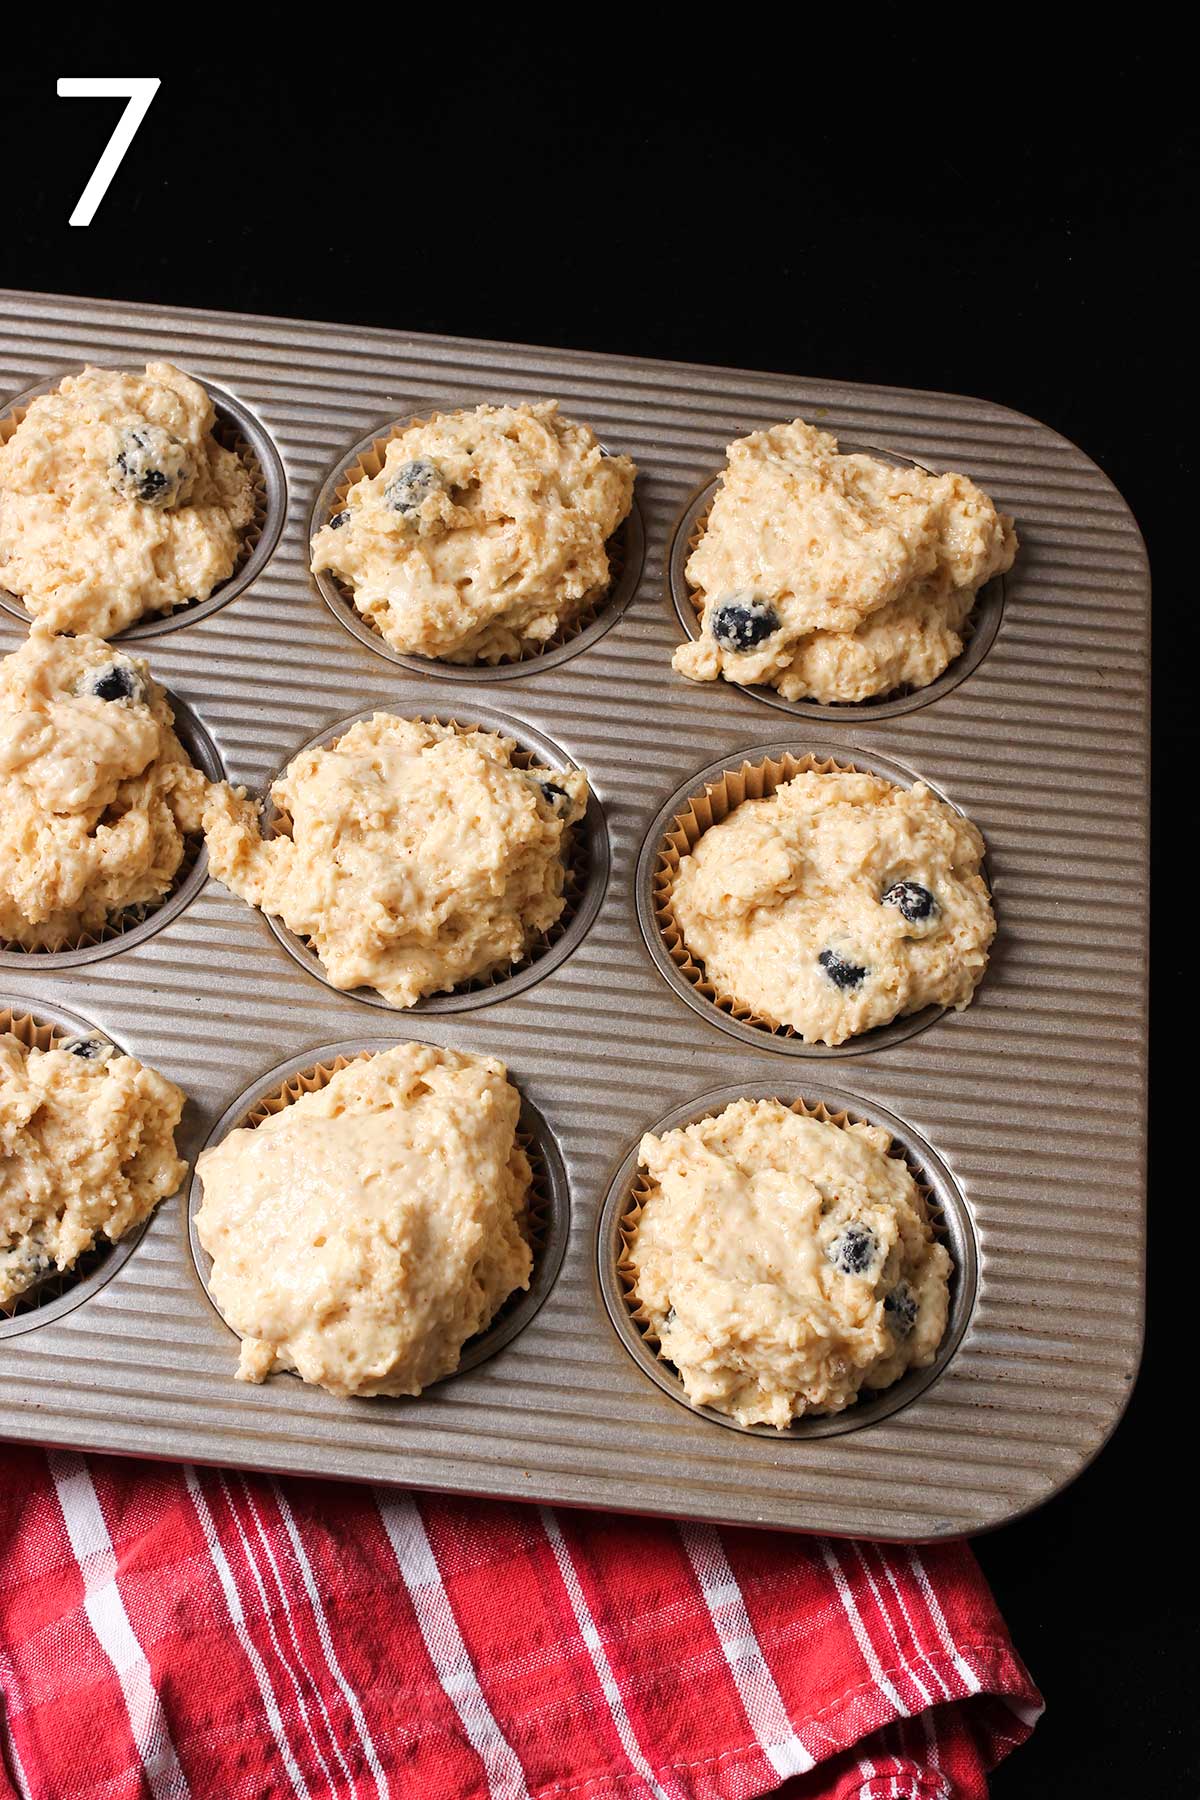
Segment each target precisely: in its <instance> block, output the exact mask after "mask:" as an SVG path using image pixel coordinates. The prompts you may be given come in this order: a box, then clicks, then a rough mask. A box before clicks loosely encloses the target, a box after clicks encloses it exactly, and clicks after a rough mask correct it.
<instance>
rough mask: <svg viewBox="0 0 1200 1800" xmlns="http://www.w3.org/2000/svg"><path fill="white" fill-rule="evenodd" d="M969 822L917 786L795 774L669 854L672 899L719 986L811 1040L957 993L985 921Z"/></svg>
mask: <svg viewBox="0 0 1200 1800" xmlns="http://www.w3.org/2000/svg"><path fill="white" fill-rule="evenodd" d="M983 854H984V845H983V839H982V837H981V836H980V834H979V832H978V831H977V830H976V828H975V826H974V825H972V824H971V823H970V821H969V820H967V819H964V818H963V817H962V815H961V814H960V813H957V812H955V810H954V808H953V807H951V806H948V805H947V804H946V803H945V801H943V800H939V799H938V798H937V797H936V796H935V795H934V794H932V793H930V791H929V789H928V788H927V787H925V786H924V785H923V784H922V783H920V782H918V783H916V784H915V785H914V786H913V787H911V788H902V787H896V786H894V785H893V784H892V783H891V782H890V781H884V780H883V779H882V778H881V777H879V776H875V775H863V774H841V773H838V772H830V773H821V772H818V771H811V772H805V773H802V774H799V775H796V776H795V777H793V779H792V780H791V781H787V782H784V783H783V784H782V786H780V787H778V788H776V790H775V792H774V793H773V794H772V795H771V796H770V797H769V798H767V799H763V800H745V801H743V802H742V804H741V805H740V806H737V807H735V808H734V810H733V811H732V812H731V813H730V814H729V815H728V817H727V818H725V819H724V820H722V821H721V823H720V824H717V825H713V826H712V827H711V828H710V829H709V830H708V831H706V832H704V834H703V835H702V836H701V837H700V839H699V841H698V842H697V844H696V846H695V849H694V850H693V851H692V852H691V854H690V855H687V856H684V857H682V858H681V859H680V864H679V870H678V873H677V875H676V877H675V882H674V888H673V894H672V910H673V912H674V915H675V920H676V922H677V924H678V926H679V929H680V931H681V932H682V934H683V939H684V943H685V944H686V946H687V948H688V950H689V951H690V952H691V954H692V956H693V957H694V958H695V960H696V961H697V962H698V963H700V964H702V965H703V968H704V972H705V974H706V976H707V979H708V981H709V982H710V983H711V984H712V986H713V987H714V988H715V989H716V991H717V994H718V996H719V997H722V998H725V999H729V1000H734V1001H737V1002H740V1003H741V1004H742V1005H743V1006H747V1007H750V1008H751V1009H752V1010H753V1011H754V1012H755V1013H757V1014H758V1016H759V1017H760V1018H761V1019H763V1020H765V1021H766V1022H767V1023H768V1024H770V1025H774V1026H779V1025H790V1026H791V1027H792V1029H793V1030H795V1031H796V1032H798V1033H799V1034H800V1035H801V1036H802V1037H803V1038H805V1040H806V1041H808V1042H810V1043H826V1044H840V1043H842V1042H844V1041H845V1039H846V1038H849V1037H853V1036H854V1035H855V1034H856V1033H858V1032H860V1031H867V1030H869V1029H870V1028H871V1027H872V1026H876V1025H884V1024H886V1023H887V1022H888V1021H889V1020H890V1019H894V1018H897V1017H898V1016H900V1015H901V1014H903V1013H912V1012H918V1011H919V1010H920V1009H921V1008H922V1007H924V1006H930V1005H934V1004H936V1005H939V1006H953V1007H963V1006H966V1005H967V1004H968V1002H969V1001H970V999H971V996H972V995H973V994H974V992H975V988H976V986H977V984H978V982H979V979H980V977H981V976H982V974H983V971H984V969H985V968H986V967H987V953H988V946H989V945H990V943H991V941H992V937H993V935H994V933H995V929H996V926H995V919H994V917H993V914H992V906H991V900H990V898H989V895H988V890H987V884H986V883H985V881H984V879H983V876H982V874H981V873H980V863H981V860H982V857H983Z"/></svg>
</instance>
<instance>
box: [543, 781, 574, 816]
mask: <svg viewBox="0 0 1200 1800" xmlns="http://www.w3.org/2000/svg"><path fill="white" fill-rule="evenodd" d="M538 786H539V787H540V788H541V790H542V798H543V799H544V800H545V802H546V805H547V806H552V807H553V808H554V810H555V812H559V811H560V810H561V809H562V807H563V806H569V805H570V801H571V796H570V795H569V794H568V792H567V790H566V788H565V787H559V785H558V783H557V781H539V782H538Z"/></svg>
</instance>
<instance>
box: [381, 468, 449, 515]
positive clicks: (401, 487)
mask: <svg viewBox="0 0 1200 1800" xmlns="http://www.w3.org/2000/svg"><path fill="white" fill-rule="evenodd" d="M445 485H446V484H445V482H444V481H443V480H442V472H441V470H440V469H439V468H438V467H437V465H436V464H435V463H431V462H425V461H423V460H418V461H417V462H406V463H401V465H400V467H399V468H398V469H397V470H396V473H395V474H394V475H393V476H392V479H391V480H390V481H389V482H388V484H387V486H386V487H385V488H384V490H383V498H384V501H385V503H386V504H387V505H388V506H389V507H390V508H391V510H392V512H394V513H411V512H416V510H417V508H418V506H420V504H421V502H422V501H423V500H428V498H429V496H430V494H436V493H437V491H438V489H439V488H440V487H444V486H445Z"/></svg>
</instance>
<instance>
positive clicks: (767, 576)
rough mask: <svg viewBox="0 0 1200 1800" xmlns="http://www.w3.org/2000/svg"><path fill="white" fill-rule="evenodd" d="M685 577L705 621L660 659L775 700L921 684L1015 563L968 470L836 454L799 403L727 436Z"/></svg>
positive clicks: (1012, 541)
mask: <svg viewBox="0 0 1200 1800" xmlns="http://www.w3.org/2000/svg"><path fill="white" fill-rule="evenodd" d="M728 457H729V465H728V467H727V468H726V470H725V473H724V475H723V477H722V481H721V486H720V488H719V490H718V492H717V495H716V498H715V499H714V501H713V504H712V510H711V512H710V514H709V517H708V523H707V525H706V527H705V531H704V535H703V537H702V538H701V539H700V542H699V543H698V544H697V546H696V548H695V549H694V550H693V552H692V554H691V556H690V557H689V559H688V564H687V579H688V581H689V583H690V584H691V586H692V588H693V589H694V590H695V592H696V595H697V598H698V600H699V601H701V602H702V604H703V617H702V630H701V635H700V637H699V638H697V639H696V641H695V642H694V643H687V644H683V645H681V646H680V648H679V649H678V650H677V651H676V652H675V655H674V658H673V659H672V661H673V666H674V667H675V668H676V669H678V670H679V672H680V673H681V674H683V675H688V676H690V677H691V679H692V680H693V681H715V680H716V678H717V676H719V675H724V676H725V678H726V680H728V681H736V682H741V683H765V684H768V685H769V686H771V687H774V688H777V689H778V690H779V692H780V693H781V694H782V695H783V697H784V699H786V700H799V699H811V700H821V701H849V700H864V699H866V698H868V697H869V696H870V695H873V694H886V693H889V692H891V690H892V689H894V688H896V687H900V686H902V685H907V686H910V687H914V688H920V687H927V686H928V685H929V683H930V682H931V681H935V680H936V679H937V677H938V676H939V675H940V674H941V673H942V670H943V669H945V668H946V666H947V665H948V664H949V663H950V662H952V661H953V659H954V658H955V657H956V656H957V655H958V654H959V652H960V651H961V649H962V645H963V640H962V628H963V626H964V624H965V622H966V620H967V617H968V615H969V613H970V611H971V609H972V607H973V605H974V603H975V596H976V594H977V592H978V591H979V589H980V588H981V587H982V586H983V584H984V583H985V582H987V581H990V580H991V578H992V576H993V575H998V574H1001V573H1003V571H1004V570H1005V569H1009V568H1011V567H1012V562H1013V558H1014V556H1015V555H1016V551H1017V537H1016V533H1015V531H1014V530H1013V522H1012V520H1011V519H1010V518H1008V517H1007V516H1006V515H1005V514H1003V513H998V512H997V511H996V509H995V507H994V506H993V505H992V502H991V501H990V500H989V499H988V497H987V495H986V494H985V493H984V492H983V491H982V489H980V488H978V487H976V485H975V483H974V482H973V481H971V480H969V479H968V478H967V476H965V475H954V474H944V475H931V474H929V473H928V472H927V471H926V470H924V469H915V468H893V467H892V466H891V465H890V464H888V463H884V462H880V461H879V460H878V459H877V458H875V457H872V456H865V455H861V454H856V455H851V456H842V455H839V453H838V447H837V439H836V438H834V437H831V436H830V435H829V434H828V432H824V431H816V430H814V429H813V427H812V426H810V425H806V424H805V423H804V421H803V420H802V419H794V420H793V421H792V423H791V424H790V425H773V426H772V427H771V428H770V430H769V431H756V432H754V433H753V435H752V436H750V437H745V438H739V439H738V440H737V442H736V443H733V444H730V446H729V450H728Z"/></svg>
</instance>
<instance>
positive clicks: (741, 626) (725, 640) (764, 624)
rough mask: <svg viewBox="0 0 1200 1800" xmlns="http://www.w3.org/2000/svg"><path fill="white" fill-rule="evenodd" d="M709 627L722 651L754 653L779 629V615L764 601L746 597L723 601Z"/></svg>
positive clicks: (741, 596)
mask: <svg viewBox="0 0 1200 1800" xmlns="http://www.w3.org/2000/svg"><path fill="white" fill-rule="evenodd" d="M708 628H709V630H710V631H711V632H712V634H713V637H714V638H715V639H716V641H717V643H718V644H720V646H721V648H722V650H738V651H742V650H753V649H754V647H755V645H756V644H761V643H762V641H763V639H764V638H769V637H770V635H771V633H772V632H773V631H778V630H779V614H778V613H777V612H776V611H775V608H774V607H773V606H768V605H767V603H766V601H765V600H756V599H755V598H754V596H753V595H752V594H743V595H739V596H735V597H734V598H733V599H731V600H724V601H722V603H721V605H720V606H718V607H717V609H716V611H715V612H714V613H713V615H712V618H711V620H710V622H709V627H708Z"/></svg>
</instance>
